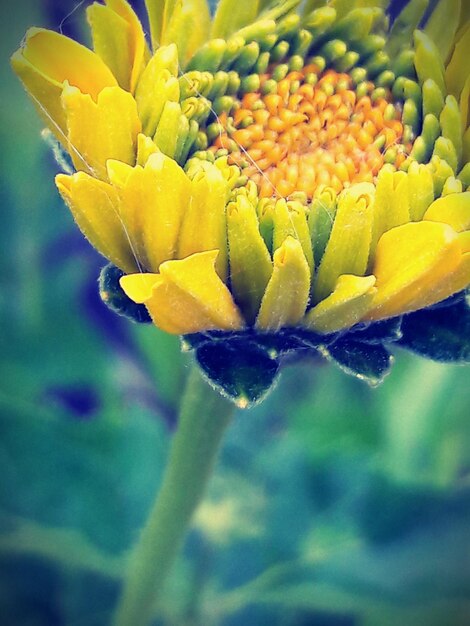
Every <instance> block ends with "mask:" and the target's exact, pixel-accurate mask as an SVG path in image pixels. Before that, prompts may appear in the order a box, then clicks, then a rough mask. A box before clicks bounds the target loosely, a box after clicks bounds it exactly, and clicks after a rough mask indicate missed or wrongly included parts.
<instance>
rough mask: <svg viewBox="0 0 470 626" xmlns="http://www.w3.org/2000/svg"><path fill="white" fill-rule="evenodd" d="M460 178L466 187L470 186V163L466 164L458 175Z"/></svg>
mask: <svg viewBox="0 0 470 626" xmlns="http://www.w3.org/2000/svg"><path fill="white" fill-rule="evenodd" d="M458 178H459V180H461V181H462V183H463V185H464V187H470V163H467V164H466V165H464V167H463V169H462V170H461V171H460V173H459V175H458Z"/></svg>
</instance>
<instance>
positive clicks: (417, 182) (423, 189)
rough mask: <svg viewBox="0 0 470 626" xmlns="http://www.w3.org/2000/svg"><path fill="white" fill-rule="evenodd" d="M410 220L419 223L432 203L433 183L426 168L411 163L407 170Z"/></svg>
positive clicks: (419, 164)
mask: <svg viewBox="0 0 470 626" xmlns="http://www.w3.org/2000/svg"><path fill="white" fill-rule="evenodd" d="M407 173H408V201H409V206H410V219H411V220H412V221H414V222H419V221H420V220H422V219H423V215H424V213H425V212H426V209H427V208H428V207H429V206H430V205H431V203H432V202H433V201H434V182H433V179H432V174H431V172H430V170H429V168H428V167H426V166H425V165H423V164H422V163H417V162H416V161H413V162H412V163H411V165H410V168H409V170H408V172H407Z"/></svg>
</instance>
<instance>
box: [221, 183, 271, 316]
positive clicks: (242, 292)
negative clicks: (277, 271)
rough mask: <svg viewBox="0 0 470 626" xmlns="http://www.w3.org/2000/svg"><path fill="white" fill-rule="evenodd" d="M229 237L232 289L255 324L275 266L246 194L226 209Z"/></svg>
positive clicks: (240, 304) (239, 303) (245, 312)
mask: <svg viewBox="0 0 470 626" xmlns="http://www.w3.org/2000/svg"><path fill="white" fill-rule="evenodd" d="M227 235H228V245H229V254H230V279H231V286H232V290H233V293H234V297H235V300H236V301H237V303H238V305H239V306H240V307H241V309H242V311H243V314H244V316H245V317H246V319H247V321H248V322H249V323H250V324H252V323H253V322H254V321H255V319H256V316H257V314H258V311H259V307H260V304H261V300H262V298H263V295H264V292H265V290H266V285H267V284H268V282H269V279H270V278H271V274H272V271H273V265H272V261H271V255H270V253H269V251H268V249H267V247H266V244H265V242H264V240H263V238H262V236H261V235H260V232H259V224H258V217H257V215H256V211H255V209H254V207H253V205H252V204H251V202H250V201H249V200H248V198H246V197H245V196H244V195H239V196H238V197H237V198H236V200H235V201H234V202H231V203H230V204H229V205H228V206H227Z"/></svg>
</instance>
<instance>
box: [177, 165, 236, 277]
mask: <svg viewBox="0 0 470 626" xmlns="http://www.w3.org/2000/svg"><path fill="white" fill-rule="evenodd" d="M226 199H227V182H226V181H225V180H224V178H223V176H222V174H221V173H220V172H219V170H218V169H217V168H216V167H215V166H211V167H207V168H206V170H205V171H204V172H201V173H199V174H197V175H196V177H195V178H194V179H193V181H192V185H191V201H190V202H189V203H188V204H187V205H186V207H185V213H184V218H183V224H182V226H181V233H180V237H179V241H178V258H180V259H183V258H185V257H187V256H189V255H191V254H194V253H195V252H204V251H206V250H219V256H218V258H217V263H216V267H217V272H218V274H219V276H220V277H221V278H222V280H226V278H227V275H228V267H227V265H228V261H227V221H226V216H225V204H226Z"/></svg>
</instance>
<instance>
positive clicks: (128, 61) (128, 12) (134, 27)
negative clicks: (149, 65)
mask: <svg viewBox="0 0 470 626" xmlns="http://www.w3.org/2000/svg"><path fill="white" fill-rule="evenodd" d="M105 3H106V6H104V5H102V4H99V3H97V2H95V3H94V4H92V5H91V6H90V7H88V9H87V17H88V21H89V23H90V26H91V30H92V35H93V47H94V49H95V52H96V53H97V54H98V55H99V56H100V57H101V58H102V59H103V61H104V62H105V63H106V64H107V66H108V67H109V68H110V69H111V70H112V72H113V74H114V75H115V76H116V78H117V80H118V83H119V85H120V86H121V87H122V88H123V89H126V90H128V91H131V92H132V93H134V90H135V87H136V84H137V80H138V78H139V75H140V73H141V72H142V69H143V67H144V64H145V56H146V43H145V36H144V31H143V30H142V26H141V24H140V21H139V19H138V17H137V15H136V14H135V13H134V11H133V10H132V8H131V7H130V5H129V4H128V3H127V2H126V1H125V0H105Z"/></svg>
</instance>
